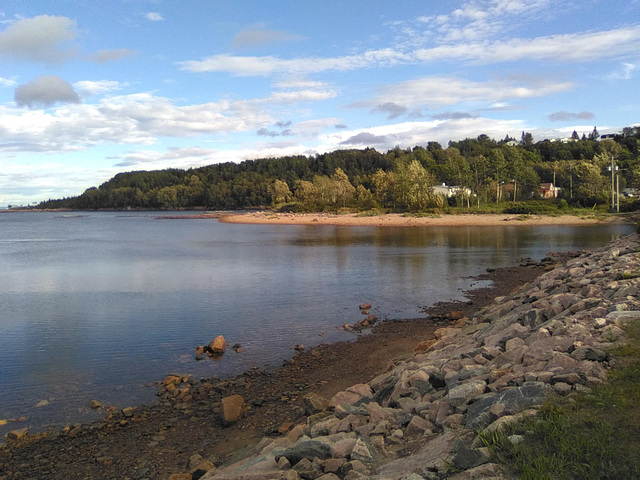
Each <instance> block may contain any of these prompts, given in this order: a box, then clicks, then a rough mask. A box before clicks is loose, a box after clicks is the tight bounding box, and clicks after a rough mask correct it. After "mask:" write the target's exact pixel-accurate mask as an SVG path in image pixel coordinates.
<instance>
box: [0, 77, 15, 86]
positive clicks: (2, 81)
mask: <svg viewBox="0 0 640 480" xmlns="http://www.w3.org/2000/svg"><path fill="white" fill-rule="evenodd" d="M16 85H18V82H16V80H15V78H4V77H0V87H15V86H16Z"/></svg>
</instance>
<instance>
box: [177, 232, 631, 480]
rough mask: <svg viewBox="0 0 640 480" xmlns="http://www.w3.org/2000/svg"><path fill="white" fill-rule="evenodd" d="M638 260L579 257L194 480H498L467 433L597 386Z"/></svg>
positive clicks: (627, 253)
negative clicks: (252, 450) (237, 458)
mask: <svg viewBox="0 0 640 480" xmlns="http://www.w3.org/2000/svg"><path fill="white" fill-rule="evenodd" d="M639 252H640V243H639V237H638V235H632V236H628V237H626V238H624V239H621V240H618V241H616V242H613V243H612V244H610V245H608V246H607V247H606V248H603V249H600V250H598V251H594V252H590V253H584V254H582V255H580V256H579V257H577V258H575V259H572V260H570V261H568V262H567V263H566V264H564V265H562V266H559V267H557V268H555V269H553V270H551V271H549V272H547V273H545V274H543V275H541V276H540V277H539V278H538V279H537V280H536V281H534V282H533V283H532V284H529V285H527V286H525V287H523V288H520V289H518V290H517V291H516V292H514V293H512V294H510V295H507V296H504V297H500V298H497V299H496V300H495V302H494V303H493V304H491V305H490V306H487V307H485V308H483V309H482V310H480V311H479V312H477V313H476V314H475V315H474V316H473V317H471V318H463V319H461V320H460V321H458V322H457V324H456V325H455V326H452V327H445V328H441V329H439V330H437V331H436V332H435V337H436V338H435V339H433V340H427V341H423V342H421V343H419V344H418V345H417V346H416V348H415V349H414V352H415V354H414V355H413V357H412V358H410V359H408V360H407V361H405V362H403V363H401V364H399V365H397V366H394V367H393V368H391V369H389V371H387V372H385V373H383V374H381V375H379V376H377V377H375V378H374V379H372V380H371V381H369V382H366V383H362V384H357V385H353V386H350V387H348V388H346V389H345V390H342V391H340V392H338V393H336V394H335V395H333V396H332V397H331V398H328V399H327V398H322V397H320V396H318V395H313V394H312V395H307V396H305V397H304V406H305V414H306V418H305V419H304V421H301V422H298V423H297V424H296V425H295V426H293V428H291V429H290V430H289V431H288V433H287V434H286V435H283V436H281V437H279V438H275V439H274V438H265V439H263V440H262V441H261V442H260V443H259V444H258V446H257V447H256V449H255V453H254V454H253V455H251V456H249V457H248V458H245V459H243V460H241V461H239V462H237V463H235V464H232V465H228V466H225V467H223V468H219V469H215V468H213V469H209V470H208V471H207V472H206V473H204V475H202V476H201V478H202V479H203V480H223V479H228V480H231V479H246V480H249V479H252V480H258V479H265V480H267V479H287V480H296V479H299V478H303V479H321V480H336V479H347V480H354V479H359V478H370V479H380V480H383V479H385V480H386V479H389V480H420V479H440V478H451V479H456V480H463V479H472V478H508V477H507V474H505V473H503V472H501V470H500V467H499V466H498V465H497V464H494V463H491V460H490V456H489V452H488V450H487V449H486V448H483V443H482V442H481V441H480V438H479V437H478V432H491V431H495V430H498V429H501V428H503V427H504V426H505V425H507V424H509V423H511V422H516V421H518V420H519V419H521V418H522V417H524V416H535V415H537V414H538V409H539V407H540V405H541V404H542V402H543V401H544V400H545V398H547V397H548V396H553V395H560V396H569V395H572V394H574V392H581V391H585V390H588V389H589V388H590V387H592V386H594V385H597V384H600V383H602V382H604V381H606V378H607V369H608V367H609V360H610V359H609V356H608V354H607V353H606V349H607V348H608V347H610V346H612V345H614V344H616V343H618V342H622V341H624V339H625V334H624V330H623V329H622V327H623V326H624V325H625V324H626V323H628V322H632V321H638V320H639V319H640V300H639V299H638V293H639V288H640V254H639ZM513 441H517V439H513ZM198 460H199V459H198V458H197V457H196V458H194V463H197V461H198ZM194 467H197V465H194ZM453 472H456V473H453ZM186 475H189V477H187V476H186ZM190 475H192V474H190V473H188V474H183V475H182V476H179V475H176V476H174V477H173V478H174V480H178V479H179V480H182V479H186V478H192V477H191V476H190Z"/></svg>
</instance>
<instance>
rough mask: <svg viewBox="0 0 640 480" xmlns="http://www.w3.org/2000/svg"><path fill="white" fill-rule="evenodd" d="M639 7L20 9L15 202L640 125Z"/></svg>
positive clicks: (335, 3)
mask: <svg viewBox="0 0 640 480" xmlns="http://www.w3.org/2000/svg"><path fill="white" fill-rule="evenodd" d="M639 76H640V0H625V1H618V0H608V1H604V0H580V1H578V0H562V1H557V0H468V1H464V0H456V1H447V0H444V1H438V2H435V1H409V0H396V1H395V2H389V1H377V0H368V1H360V0H355V1H353V0H352V1H344V0H319V1H315V2H301V1H300V0H297V1H288V0H285V1H275V0H263V1H260V0H253V1H243V0H235V1H233V2H232V1H218V0H190V1H188V2H179V1H168V0H153V1H151V0H149V1H144V0H111V1H109V2H107V1H94V0H57V1H53V0H50V1H45V0H31V1H29V2H25V1H14V0H5V1H4V2H3V3H2V4H1V5H0V206H4V205H7V204H13V205H20V204H22V205H26V204H29V203H33V202H39V201H41V200H46V199H48V198H59V197H62V196H70V195H78V194H80V193H82V192H83V191H84V190H85V189H86V188H88V187H91V186H95V185H99V184H100V183H102V182H104V181H106V180H108V179H109V178H111V177H112V176H113V175H114V174H116V173H118V172H122V171H131V170H154V169H160V168H167V167H177V168H189V167H197V166H201V165H209V164H212V163H218V162H226V161H242V160H245V159H254V158H263V157H268V156H283V155H298V154H303V155H313V154H316V153H321V152H325V151H331V150H336V149H340V148H364V147H373V148H376V149H378V150H380V151H386V150H388V149H391V148H393V147H395V146H396V145H398V146H401V147H403V148H404V147H413V146H415V145H426V144H427V142H429V141H438V142H441V143H442V144H443V145H444V146H446V145H447V142H448V141H449V140H458V139H462V138H467V137H476V136H478V135H479V134H481V133H484V134H487V135H489V136H490V137H493V138H496V139H502V138H504V137H505V136H506V135H507V134H508V135H510V136H512V137H515V138H517V139H519V138H520V135H521V132H522V131H527V132H531V133H532V134H533V136H534V140H535V141H538V140H542V139H545V138H562V137H567V136H570V135H571V133H572V132H573V130H577V131H578V133H579V134H582V133H589V132H591V131H592V130H593V127H594V126H597V127H598V130H599V132H600V133H605V132H615V131H619V130H620V129H621V128H622V127H625V126H631V125H637V124H638V123H639V122H640V118H639V112H640V95H639V94H638V92H639V88H638V87H639V82H638V77H639Z"/></svg>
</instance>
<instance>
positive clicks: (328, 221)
mask: <svg viewBox="0 0 640 480" xmlns="http://www.w3.org/2000/svg"><path fill="white" fill-rule="evenodd" d="M219 221H220V222H225V223H246V224H273V225H345V226H380V227H422V226H433V227H456V226H461V227H462V226H465V227H480V226H504V225H509V226H518V225H595V224H601V223H630V222H631V221H632V220H631V219H630V218H629V217H620V216H605V217H603V216H595V215H593V216H580V217H578V216H574V215H561V216H546V215H502V214H487V215H480V214H469V215H440V216H429V217H412V216H404V215H403V214H395V213H394V214H385V215H377V216H370V217H366V216H358V215H357V214H344V215H333V214H327V213H304V214H303V213H296V214H292V213H273V212H252V213H242V214H232V215H223V216H221V217H220V218H219Z"/></svg>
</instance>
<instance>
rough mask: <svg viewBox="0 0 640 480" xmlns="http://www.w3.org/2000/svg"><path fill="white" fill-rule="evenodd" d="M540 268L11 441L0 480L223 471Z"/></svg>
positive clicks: (512, 271) (501, 273)
mask: <svg viewBox="0 0 640 480" xmlns="http://www.w3.org/2000/svg"><path fill="white" fill-rule="evenodd" d="M558 260H560V259H558ZM545 268H549V267H548V266H547V267H545V266H544V265H541V264H528V265H521V266H517V267H513V268H506V269H499V270H495V271H490V272H488V273H487V274H486V275H484V276H483V278H485V279H488V280H491V281H492V282H493V284H492V286H491V287H489V288H485V289H479V290H474V291H472V292H470V293H469V294H468V301H467V302H451V303H442V304H437V305H435V306H433V307H431V308H429V309H428V310H427V311H425V316H424V318H419V319H410V320H395V321H394V320H390V321H385V322H382V323H380V324H379V325H377V326H376V327H375V328H374V329H373V330H372V331H371V333H366V334H363V335H359V336H358V337H357V339H356V340H354V341H351V342H341V343H336V344H330V345H320V346H318V347H317V348H314V349H313V350H310V351H304V352H301V353H299V354H297V355H296V356H295V357H293V358H292V359H290V360H288V361H286V362H285V363H284V364H283V365H282V366H281V367H280V368H278V369H276V370H274V371H263V370H257V369H256V370H251V371H249V372H246V373H245V374H243V375H240V376H239V377H236V378H235V379H232V380H226V381H222V382H221V381H218V380H216V379H197V381H195V382H193V383H195V385H194V388H193V395H192V396H191V397H192V398H190V399H189V400H188V401H187V402H175V401H171V400H164V401H161V402H160V403H158V404H155V405H151V406H140V407H136V408H135V409H133V410H132V411H127V414H125V413H123V412H122V411H116V412H112V413H111V414H109V415H108V416H107V417H106V418H105V419H104V420H101V421H98V422H95V423H92V424H89V425H78V424H76V425H70V426H67V427H66V428H64V429H62V430H59V429H52V430H50V431H48V432H45V433H43V434H36V435H28V436H27V437H26V438H25V439H23V440H20V441H18V442H9V443H8V444H6V445H4V446H2V448H1V449H0V480H5V479H6V480H8V479H14V478H15V479H23V478H24V479H27V478H28V479H39V478H43V479H44V478H47V479H67V478H86V479H124V478H130V479H145V478H149V479H165V478H168V477H169V476H170V475H171V474H173V473H177V472H184V471H185V470H186V468H187V465H188V462H189V458H190V457H191V456H192V455H194V454H200V455H202V457H204V458H207V459H210V460H211V461H212V463H214V464H217V465H220V464H224V463H228V462H230V461H232V460H233V459H234V458H236V457H237V456H239V455H242V454H243V451H245V450H246V449H247V448H248V447H251V446H252V445H255V443H256V442H258V441H259V440H260V439H261V438H262V437H263V436H265V435H269V434H276V433H278V432H285V431H286V430H287V428H289V427H290V425H291V422H295V420H297V419H299V418H300V417H301V416H302V415H303V412H302V409H301V405H302V397H303V396H304V395H306V394H308V393H310V392H315V393H318V394H320V395H323V396H325V397H331V396H332V395H333V394H334V393H336V392H338V391H340V390H342V389H344V388H346V387H347V386H350V385H353V384H357V383H363V382H365V381H368V380H370V379H371V378H373V377H374V376H376V375H378V374H379V373H381V372H383V371H385V370H387V369H388V368H389V366H390V365H393V364H394V362H399V361H401V360H402V359H404V358H407V356H409V355H411V351H412V349H413V347H414V346H415V345H416V344H417V343H418V342H420V341H421V340H425V339H428V338H432V336H433V332H434V331H435V329H437V328H439V327H441V326H443V325H448V324H450V323H451V322H452V321H453V319H454V318H457V317H459V316H460V315H470V314H471V313H472V312H474V311H476V310H477V309H480V308H482V307H483V306H485V305H487V304H489V303H491V302H492V301H493V299H494V298H495V297H496V296H501V295H505V294H507V293H509V292H511V291H512V290H514V289H515V288H517V287H519V286H520V285H522V284H524V283H528V282H530V281H532V280H533V279H534V278H536V277H537V276H538V275H540V274H541V273H542V272H543V271H544V269H545ZM371 300H372V302H373V303H375V299H371ZM182 373H188V372H182ZM232 394H240V395H242V396H243V398H244V399H245V402H246V404H247V405H249V406H250V409H249V412H248V414H247V415H246V416H245V418H243V419H242V420H240V421H239V422H237V423H236V424H234V425H232V426H223V425H222V423H221V421H220V413H219V407H220V401H221V399H222V398H223V397H225V396H228V395H232Z"/></svg>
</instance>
